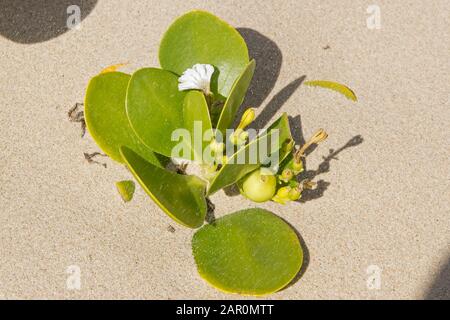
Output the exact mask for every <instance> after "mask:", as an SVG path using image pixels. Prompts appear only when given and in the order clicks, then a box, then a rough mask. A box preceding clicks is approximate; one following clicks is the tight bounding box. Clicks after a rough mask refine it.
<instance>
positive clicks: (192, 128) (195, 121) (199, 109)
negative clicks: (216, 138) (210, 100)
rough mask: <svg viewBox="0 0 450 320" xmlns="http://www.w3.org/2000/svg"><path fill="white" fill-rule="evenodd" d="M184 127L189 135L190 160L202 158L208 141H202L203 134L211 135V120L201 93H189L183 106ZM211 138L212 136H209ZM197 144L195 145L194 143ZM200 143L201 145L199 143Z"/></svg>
mask: <svg viewBox="0 0 450 320" xmlns="http://www.w3.org/2000/svg"><path fill="white" fill-rule="evenodd" d="M183 118H184V126H185V128H186V129H187V130H189V132H190V133H191V141H190V144H189V147H190V148H191V150H192V151H193V153H194V154H193V155H192V156H191V158H190V160H194V159H198V160H201V159H202V158H203V150H205V148H206V147H207V146H208V145H209V143H210V142H209V141H203V137H204V134H205V132H207V131H208V130H210V131H209V132H211V134H212V125H211V118H210V116H209V110H208V104H207V103H206V100H205V96H204V95H203V93H202V92H201V91H195V90H193V91H189V92H188V93H187V94H186V97H185V98H184V104H183ZM211 138H212V136H211ZM195 142H197V144H198V146H197V144H196V143H195ZM200 142H201V143H200Z"/></svg>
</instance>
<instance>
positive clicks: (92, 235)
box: [0, 0, 450, 299]
mask: <svg viewBox="0 0 450 320" xmlns="http://www.w3.org/2000/svg"><path fill="white" fill-rule="evenodd" d="M15 2H17V1H5V2H2V6H3V5H5V6H9V8H8V9H11V8H10V7H11V6H13V4H14V3H15ZM27 2H30V3H31V2H32V1H25V3H27ZM47 2H48V1H47ZM75 2H76V1H75ZM78 2H80V1H78ZM85 2H88V5H87V7H86V8H83V10H86V11H88V12H86V14H84V15H83V17H84V20H83V22H82V24H81V28H80V29H79V30H69V31H67V32H63V31H66V30H60V29H58V28H60V27H58V26H56V27H55V23H56V24H57V23H60V21H61V19H60V17H59V16H58V15H62V16H63V17H66V16H67V15H66V12H65V11H64V9H63V10H62V12H61V9H60V8H56V9H55V10H53V9H54V8H53V9H52V6H51V5H47V6H48V7H49V8H47V9H46V10H47V11H45V10H44V11H45V12H50V13H51V15H57V16H56V18H55V16H54V18H55V19H53V20H52V19H50V18H49V17H48V16H47V17H45V14H44V17H39V16H38V17H34V18H33V19H32V20H30V21H29V23H32V24H33V25H32V26H31V28H28V29H26V30H25V31H23V30H22V31H20V30H18V29H15V27H14V26H12V25H11V26H9V25H8V22H5V20H3V21H2V22H1V23H0V25H1V28H0V29H1V31H0V57H1V68H0V79H1V81H0V146H1V152H0V259H1V263H0V298H49V299H53V298H74V299H79V298H153V299H177V298H193V299H197V298H206V299H213V298H225V299H229V298H230V299H233V298H240V296H236V295H228V294H224V293H221V292H218V291H217V290H215V289H214V288H212V287H210V286H209V285H208V284H207V283H205V282H204V281H203V280H202V279H201V278H200V277H199V275H198V274H197V272H196V267H195V265H194V261H193V258H192V255H191V247H190V240H191V237H192V235H193V231H192V230H189V229H185V228H182V227H180V226H178V225H176V224H175V223H174V222H172V220H170V219H169V218H168V217H167V216H166V215H165V214H164V213H162V211H161V210H160V209H159V208H158V207H157V206H156V205H155V204H154V203H153V202H152V201H151V200H150V199H149V198H148V197H147V196H146V195H145V194H144V192H143V191H142V190H141V189H140V188H138V190H137V192H136V194H135V199H134V200H133V201H132V202H131V203H129V204H123V203H122V201H121V199H120V198H119V196H118V194H117V192H116V190H115V186H114V182H116V181H118V180H121V179H126V178H129V177H130V174H129V173H128V172H127V171H126V170H125V168H123V167H122V166H119V165H116V164H114V163H112V162H111V161H110V160H108V159H102V158H99V159H98V160H99V161H102V162H103V161H104V162H106V163H107V168H104V167H103V166H100V165H95V164H88V163H87V161H86V160H85V159H84V157H83V152H95V151H99V149H98V148H97V146H96V145H95V143H94V142H93V140H92V139H91V137H90V136H89V134H87V135H86V136H85V137H84V138H80V133H81V131H80V124H79V123H72V122H69V120H68V117H67V111H68V110H69V109H70V108H71V107H72V106H73V105H74V104H75V102H82V101H83V98H84V90H85V88H86V85H87V82H88V80H89V78H90V77H91V76H93V75H95V74H96V73H98V72H99V71H100V70H101V69H102V68H103V67H105V66H107V65H110V64H114V63H119V62H124V61H128V62H129V63H130V64H129V65H128V66H127V67H126V68H125V69H124V71H126V72H132V71H133V70H135V69H137V68H140V67H144V66H158V59H157V51H158V46H159V41H160V39H161V36H162V34H163V32H164V31H165V30H166V29H167V27H168V26H169V25H170V23H171V21H172V20H173V19H175V18H176V17H177V16H179V15H181V14H183V13H184V12H186V11H189V10H191V9H195V8H201V9H206V10H208V11H211V12H213V13H215V14H217V15H219V16H220V17H222V18H223V19H225V20H226V21H228V22H229V23H231V24H232V25H233V26H235V27H239V28H241V32H242V33H243V35H244V36H245V38H246V39H247V41H248V43H249V47H250V51H251V55H252V56H253V57H254V58H256V61H257V63H258V66H257V73H256V76H255V80H254V83H253V87H252V90H250V91H251V92H250V93H249V94H250V96H249V97H248V99H247V103H249V104H252V105H253V106H255V107H258V109H257V110H258V113H259V115H260V117H259V118H258V122H257V123H258V124H259V125H265V124H267V123H268V122H269V121H270V120H271V119H272V120H273V119H275V118H276V117H277V116H278V115H280V113H281V112H288V113H289V114H290V115H292V116H293V118H294V119H293V123H295V124H296V126H295V127H296V129H295V135H296V138H297V139H298V140H299V141H301V140H302V139H305V138H308V137H309V136H310V135H311V134H312V133H313V132H314V131H315V130H317V129H318V128H324V129H326V131H327V132H328V133H329V139H328V140H327V141H326V142H325V143H324V144H322V145H320V146H319V147H318V148H317V149H316V150H315V151H314V153H313V154H311V155H310V157H309V158H308V160H307V169H308V170H311V174H312V175H316V178H315V180H316V181H320V182H319V186H320V190H319V191H318V192H315V193H312V194H309V195H308V196H306V197H305V201H304V203H291V204H289V205H287V206H285V207H282V206H279V205H276V204H273V203H268V204H264V205H262V207H264V208H267V209H269V210H272V211H273V212H275V213H277V214H278V215H280V216H281V217H283V218H284V219H286V220H287V221H289V223H291V224H292V226H294V227H295V228H296V229H297V230H298V232H299V233H300V234H301V236H302V238H303V240H304V244H305V248H304V249H305V251H306V252H307V261H306V264H305V268H304V270H303V272H304V273H303V276H302V277H301V279H300V280H298V281H297V282H296V283H295V284H293V285H291V286H289V287H288V288H286V289H285V290H283V291H281V292H278V293H276V294H273V295H271V296H269V297H268V298H272V299H322V298H339V299H341V298H350V299H382V298H387V299H397V298H399V299H412V298H417V299H422V298H447V299H448V298H449V297H450V248H449V243H450V205H449V190H450V188H449V187H450V182H449V181H450V175H449V168H450V166H449V165H450V160H449V158H450V157H449V150H450V142H449V141H450V140H449V127H450V112H449V109H450V91H449V83H450V60H449V53H450V14H449V7H448V2H447V1H445V0H441V1H438V0H436V1H421V0H414V1H381V0H377V1H354V0H346V1H339V2H337V1H334V0H326V1H299V0H286V1H275V0H274V1H191V0H189V1H187V0H182V1H153V0H152V1H148V0H139V1H121V0H108V1H105V0H100V1H98V2H97V3H95V1H85ZM373 2H376V4H377V5H378V6H379V7H380V9H381V29H375V30H373V29H369V28H368V27H367V23H366V19H367V17H368V16H369V14H368V13H367V12H366V9H367V7H368V6H369V5H371V4H373ZM338 3H339V4H338ZM4 9H5V8H3V7H2V8H0V10H4ZM11 10H12V11H8V12H10V13H9V14H11V15H13V14H15V15H17V16H15V18H14V19H15V20H16V21H17V20H18V19H19V18H20V15H21V14H23V10H15V11H14V8H12V9H11ZM3 12H6V11H3ZM14 12H15V13H14ZM45 12H44V13H45ZM10 18H11V17H10ZM64 19H65V18H64ZM64 19H63V20H62V21H64ZM19 20H20V19H19ZM24 21H25V22H24V23H27V21H28V20H27V19H25V20H24ZM58 21H59V22H58ZM49 25H51V26H52V30H53V31H52V30H50V31H49V34H46V32H47V31H46V30H47V29H48V28H49ZM62 28H63V29H64V27H62ZM21 32H22V33H21ZM52 32H53V33H52ZM47 38H49V39H47ZM304 77H306V79H309V80H312V79H327V80H336V81H340V82H342V83H345V84H347V85H349V86H350V87H351V88H353V89H354V91H355V92H356V94H357V96H358V98H359V101H358V102H357V103H353V102H351V101H349V100H347V99H346V98H344V97H343V96H341V95H339V94H337V93H334V92H331V91H327V90H324V89H319V88H310V87H306V86H305V85H302V81H303V79H304ZM349 141H350V143H349ZM331 149H332V150H334V152H333V154H332V155H331V156H330V150H331ZM212 201H213V202H214V204H215V205H216V217H220V216H223V215H225V214H227V213H230V212H233V211H236V210H239V209H243V208H251V207H254V206H255V205H254V204H253V203H251V202H249V201H246V200H244V199H243V198H242V197H240V196H238V197H235V198H231V199H230V198H228V197H227V196H225V194H224V193H223V192H219V193H218V194H216V195H214V196H213V197H212ZM169 225H172V226H173V227H174V228H175V232H174V233H172V232H169V231H168V226H169ZM74 265H75V266H78V267H79V270H80V272H81V287H80V290H70V287H69V288H68V287H67V278H68V277H69V274H68V273H67V270H68V267H69V266H74ZM377 274H379V276H380V277H379V279H380V282H379V283H378V284H379V285H380V286H379V287H378V288H377V287H376V284H377V282H376V281H375V282H371V281H370V279H372V280H373V277H374V276H375V277H376V276H377ZM371 277H372V278H371ZM368 279H369V280H368ZM368 281H369V285H368Z"/></svg>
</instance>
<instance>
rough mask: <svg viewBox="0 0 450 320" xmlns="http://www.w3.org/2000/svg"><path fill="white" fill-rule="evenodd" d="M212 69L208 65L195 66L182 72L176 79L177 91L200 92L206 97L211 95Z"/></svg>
mask: <svg viewBox="0 0 450 320" xmlns="http://www.w3.org/2000/svg"><path fill="white" fill-rule="evenodd" d="M213 73H214V67H213V66H212V65H210V64H196V65H194V66H193V67H192V68H190V69H187V70H186V71H184V72H183V74H182V75H181V77H180V78H179V79H178V90H180V91H184V90H191V89H195V90H202V91H203V92H204V93H205V94H206V95H209V94H210V93H211V91H210V84H211V77H212V75H213Z"/></svg>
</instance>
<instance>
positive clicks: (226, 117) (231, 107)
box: [217, 60, 256, 133]
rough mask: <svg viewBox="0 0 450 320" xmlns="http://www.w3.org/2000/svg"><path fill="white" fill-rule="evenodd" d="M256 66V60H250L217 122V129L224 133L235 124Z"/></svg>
mask: <svg viewBox="0 0 450 320" xmlns="http://www.w3.org/2000/svg"><path fill="white" fill-rule="evenodd" d="M255 67H256V62H255V60H252V61H250V63H249V64H248V65H247V67H246V68H245V70H244V71H243V72H242V74H241V75H240V77H239V78H238V79H237V81H236V82H235V83H234V85H233V88H232V89H231V92H230V95H229V97H228V98H227V100H226V102H225V105H224V107H223V109H222V113H221V114H220V118H219V121H218V122H217V129H219V130H221V131H222V132H223V133H225V130H226V129H228V128H230V127H231V125H232V124H233V121H234V118H235V117H236V112H237V111H238V110H239V107H240V106H241V104H242V102H243V101H244V98H245V94H246V93H247V89H248V87H249V86H250V82H252V78H253V73H254V72H255Z"/></svg>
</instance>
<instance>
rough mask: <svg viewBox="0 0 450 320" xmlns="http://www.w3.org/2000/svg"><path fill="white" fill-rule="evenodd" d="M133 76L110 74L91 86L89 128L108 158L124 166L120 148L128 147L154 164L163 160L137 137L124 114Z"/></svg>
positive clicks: (87, 111) (87, 107)
mask: <svg viewBox="0 0 450 320" xmlns="http://www.w3.org/2000/svg"><path fill="white" fill-rule="evenodd" d="M129 80H130V76H129V75H128V74H125V73H121V72H108V73H104V74H100V75H98V76H95V77H94V78H92V79H91V81H90V82H89V85H88V88H87V90H86V97H85V102H84V116H85V120H86V125H87V128H88V130H89V133H90V134H91V136H92V138H93V139H94V140H95V142H96V143H97V144H98V146H99V147H100V148H101V149H102V150H103V152H105V153H106V154H107V155H108V156H109V157H111V158H112V159H113V160H115V161H118V162H121V163H122V162H123V159H122V156H121V155H120V151H119V148H120V146H127V147H129V148H131V149H133V150H134V151H136V152H137V153H139V154H140V155H141V156H143V157H144V158H145V159H147V160H148V161H150V162H151V163H153V164H156V165H161V164H160V159H158V157H157V156H155V154H154V153H153V152H152V151H151V150H150V149H149V148H148V147H146V146H145V145H144V144H143V143H142V141H141V140H140V139H139V138H138V137H137V136H136V134H135V133H134V131H133V129H132V128H131V126H130V124H129V122H128V118H127V115H126V112H125V96H126V92H127V86H128V82H129Z"/></svg>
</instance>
